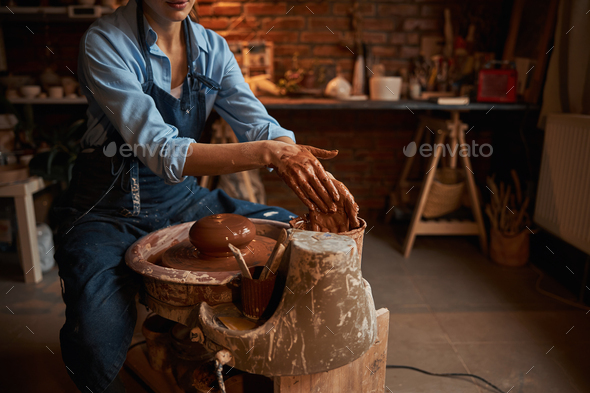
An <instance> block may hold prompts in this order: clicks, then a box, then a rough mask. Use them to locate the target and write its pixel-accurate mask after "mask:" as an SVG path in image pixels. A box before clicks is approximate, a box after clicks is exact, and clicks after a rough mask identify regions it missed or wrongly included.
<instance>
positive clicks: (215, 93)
mask: <svg viewBox="0 0 590 393" xmlns="http://www.w3.org/2000/svg"><path fill="white" fill-rule="evenodd" d="M194 2H195V0H187V1H183V0H172V1H165V0H144V1H143V2H142V1H141V0H138V1H137V2H136V1H135V0H131V1H130V2H129V4H128V5H127V6H125V7H121V8H120V9H118V10H117V11H116V12H115V13H114V14H112V15H109V16H106V17H103V18H101V19H99V20H98V21H96V22H95V23H94V24H93V25H92V26H91V27H90V28H89V30H88V31H87V32H86V34H85V35H84V37H83V38H82V41H81V44H80V57H79V68H78V73H79V79H80V83H81V86H82V88H83V90H84V92H85V95H86V96H87V98H88V102H89V109H88V117H89V119H88V130H87V132H86V133H85V135H84V137H83V139H82V147H83V149H84V150H83V152H82V153H81V154H80V155H79V157H78V160H77V162H76V166H75V168H74V172H73V177H72V183H71V186H70V189H69V192H68V198H67V200H68V204H67V207H62V208H60V209H59V210H60V214H61V217H62V226H61V228H60V231H59V247H58V250H57V252H56V256H55V258H56V260H57V262H58V264H59V273H60V277H61V279H62V281H63V297H64V301H65V303H66V323H65V325H64V326H63V328H62V330H61V333H60V339H61V347H62V354H63V359H64V363H65V365H66V366H67V370H68V372H69V374H70V376H71V378H72V379H73V380H74V382H75V383H76V385H77V386H78V388H79V389H80V390H81V391H84V392H87V391H92V392H94V393H99V392H103V391H123V390H122V389H123V388H122V386H121V384H120V381H118V378H116V377H117V374H118V372H119V370H120V368H121V366H122V365H123V362H124V360H125V357H126V354H127V348H128V346H129V343H130V340H131V336H132V334H133V329H134V326H135V321H136V309H135V295H136V293H137V289H138V282H137V280H138V279H137V277H136V276H134V275H133V274H131V271H130V270H129V269H128V268H127V267H126V265H125V262H124V259H123V256H124V253H125V251H126V250H127V248H128V247H129V246H130V245H131V244H132V243H133V242H135V241H136V240H137V239H138V238H139V237H141V236H143V235H145V234H147V233H149V232H152V231H154V230H157V229H159V228H162V227H165V226H168V225H173V224H176V223H180V222H185V221H193V220H198V219H199V218H201V217H204V216H207V215H210V214H213V213H236V214H241V215H244V216H247V217H259V218H264V217H265V213H269V212H273V213H272V214H269V216H270V217H272V218H273V219H277V220H280V221H288V220H289V219H290V218H291V217H293V216H292V215H291V214H290V213H289V212H288V211H286V210H284V209H281V208H276V207H267V206H263V205H259V204H254V203H249V202H244V201H239V200H235V199H232V198H229V197H228V196H227V195H226V194H225V193H223V192H222V191H219V190H216V191H213V192H209V191H208V190H206V189H202V188H200V187H199V186H198V185H197V183H196V179H195V177H194V176H200V175H219V174H226V173H233V172H238V171H243V170H249V169H256V168H262V167H265V166H266V167H270V168H275V169H276V170H277V172H278V174H279V175H280V176H281V177H282V178H283V179H284V180H285V181H286V182H287V183H288V185H289V186H290V187H291V188H292V189H293V191H294V192H295V193H296V194H297V195H298V196H299V197H300V198H301V200H302V201H303V202H304V203H305V204H306V205H307V206H308V207H309V208H310V209H311V210H318V209H319V210H320V211H322V212H327V211H328V210H331V211H334V210H335V208H336V206H335V202H338V201H339V199H340V196H339V193H338V190H337V189H336V188H335V187H334V184H333V183H332V180H331V179H330V178H329V177H328V175H327V174H326V172H325V171H324V170H323V168H322V166H321V164H320V163H319V162H318V160H317V159H316V157H319V158H332V157H334V156H335V155H336V154H337V152H335V151H333V152H329V151H325V150H321V149H316V148H313V147H305V146H298V145H296V144H295V142H294V140H295V138H294V135H293V133H292V132H291V131H288V130H285V129H283V128H281V127H280V126H279V125H278V123H277V122H276V121H275V120H274V119H273V118H272V117H270V116H269V115H268V114H267V112H266V110H265V109H264V107H263V106H262V105H261V104H260V102H259V101H258V100H257V99H256V98H255V97H254V96H253V94H252V93H251V91H250V90H249V89H248V86H247V84H246V83H245V82H244V79H243V77H242V74H241V72H240V68H239V66H238V65H237V62H236V60H235V58H234V56H233V55H232V53H231V51H230V50H229V48H228V45H227V43H226V42H225V40H224V39H223V38H221V37H220V36H219V35H217V34H216V33H214V32H212V31H209V30H205V29H204V28H203V27H202V26H200V25H199V24H197V23H196V22H195V21H193V20H191V18H190V17H188V15H189V12H194V11H193V6H194V5H195V4H194ZM195 15H196V14H195ZM187 71H188V72H187ZM213 107H215V108H216V110H217V112H218V113H220V115H221V116H222V117H223V118H224V119H225V120H226V121H227V122H228V123H229V124H230V125H231V127H232V128H233V130H234V131H235V132H236V134H237V136H238V139H239V140H240V141H241V142H245V143H238V144H227V145H207V144H199V143H196V141H198V139H199V136H200V135H201V132H202V130H203V126H204V124H205V120H206V118H207V116H208V115H209V113H210V112H211V109H212V108H213ZM343 200H345V199H342V200H340V203H342V201H343ZM351 203H353V202H351ZM114 380H115V382H113V381H114Z"/></svg>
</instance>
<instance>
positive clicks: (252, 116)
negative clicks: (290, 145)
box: [215, 39, 295, 142]
mask: <svg viewBox="0 0 590 393" xmlns="http://www.w3.org/2000/svg"><path fill="white" fill-rule="evenodd" d="M219 50H222V51H223V54H222V55H223V58H224V61H225V66H224V72H223V77H222V79H221V90H220V91H219V93H218V95H217V99H216V101H215V110H216V111H217V112H218V113H219V114H220V115H221V117H223V119H224V120H225V121H227V122H228V124H229V125H230V126H231V128H232V129H233V130H234V132H235V134H236V136H237V138H238V140H239V141H241V142H244V141H260V140H269V139H276V138H278V137H281V136H288V137H289V138H291V139H292V140H293V141H295V134H294V133H293V132H292V131H290V130H287V129H285V128H283V127H281V126H280V125H279V123H278V122H277V121H276V120H275V119H274V118H273V117H272V116H270V115H269V114H268V112H267V111H266V108H265V107H264V105H262V103H261V102H260V101H259V100H258V99H257V98H256V96H255V95H254V93H252V90H250V87H249V86H248V84H247V83H246V81H245V80H244V77H243V75H242V71H241V70H240V66H239V65H238V62H237V61H236V58H235V56H234V55H233V53H232V52H231V50H230V49H229V46H228V45H227V42H226V41H225V40H224V39H221V43H220V45H219Z"/></svg>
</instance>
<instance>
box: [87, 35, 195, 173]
mask: <svg viewBox="0 0 590 393" xmlns="http://www.w3.org/2000/svg"><path fill="white" fill-rule="evenodd" d="M81 49H82V50H83V51H84V55H85V56H84V62H83V63H81V67H82V69H81V72H83V73H84V74H85V79H86V82H87V83H88V86H86V88H88V91H89V92H90V94H89V93H88V92H87V93H86V94H87V95H89V99H93V100H95V101H96V103H97V104H98V105H99V106H100V107H101V108H102V110H103V112H104V114H105V115H106V116H107V117H108V119H109V121H110V122H111V123H112V124H113V126H114V127H115V128H116V130H117V131H118V132H119V133H120V134H121V136H122V137H123V140H124V141H125V143H127V144H129V145H130V146H131V147H132V148H133V149H135V150H134V151H137V152H138V154H137V157H138V158H139V159H140V160H141V161H142V162H143V164H144V165H146V166H147V167H148V168H150V169H151V170H152V172H154V173H155V174H156V175H158V176H160V177H161V178H163V179H164V180H165V181H166V182H167V183H168V184H174V183H179V182H181V181H183V180H184V177H183V176H182V172H183V169H184V164H185V160H186V152H187V151H188V148H189V145H190V144H191V143H195V140H194V139H192V138H183V137H179V136H178V129H177V128H176V127H174V126H173V125H170V124H167V123H166V122H165V121H164V119H163V118H162V115H161V114H160V112H159V111H158V109H157V108H156V105H155V102H154V100H153V99H152V97H150V96H149V95H147V94H145V93H144V92H143V90H142V87H141V82H140V79H139V78H138V72H139V71H138V70H133V68H132V67H130V66H129V64H128V63H126V62H125V60H124V59H123V57H122V56H121V54H120V53H119V52H118V50H117V47H116V46H115V45H113V43H112V42H111V41H110V40H109V39H108V37H106V36H104V35H103V34H102V33H101V32H99V31H93V30H92V29H90V30H89V31H88V33H87V34H86V35H85V37H84V40H83V42H82V45H81Z"/></svg>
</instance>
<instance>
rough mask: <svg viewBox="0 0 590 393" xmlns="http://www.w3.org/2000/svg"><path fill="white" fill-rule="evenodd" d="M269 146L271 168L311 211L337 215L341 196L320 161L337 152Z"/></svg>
mask: <svg viewBox="0 0 590 393" xmlns="http://www.w3.org/2000/svg"><path fill="white" fill-rule="evenodd" d="M269 143H270V145H269V154H270V157H269V158H268V162H270V165H269V167H271V168H275V169H276V170H277V172H278V174H279V176H280V177H281V178H282V179H283V180H284V181H285V183H287V185H288V186H289V187H290V188H291V189H292V190H293V192H295V194H296V195H297V196H298V197H299V199H301V201H302V202H303V203H304V204H305V205H306V206H307V207H308V209H309V210H310V211H318V210H319V211H322V212H324V213H328V212H329V211H331V212H335V211H336V210H337V206H336V202H338V201H339V200H340V194H339V193H338V190H337V189H336V187H335V186H334V183H332V178H330V176H329V175H328V173H327V172H326V171H325V170H324V167H323V166H322V164H320V162H319V161H318V158H321V159H330V158H334V157H336V155H337V154H338V151H337V150H333V151H328V150H323V149H318V148H316V147H312V146H306V145H293V144H288V143H285V142H280V141H269Z"/></svg>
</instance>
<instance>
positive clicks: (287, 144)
mask: <svg viewBox="0 0 590 393" xmlns="http://www.w3.org/2000/svg"><path fill="white" fill-rule="evenodd" d="M277 139H284V140H285V141H282V140H271V141H255V142H244V143H230V144H216V145H210V144H202V143H193V144H191V145H190V147H189V151H188V153H187V157H186V161H185V164H184V171H183V176H202V175H221V174H227V173H234V172H241V171H245V170H250V169H257V168H262V167H265V166H266V167H271V168H276V169H277V172H278V174H279V176H281V178H282V179H283V180H284V181H285V183H287V185H288V186H289V187H291V189H292V190H293V191H294V192H295V194H296V195H297V196H298V197H299V199H301V200H302V201H303V203H304V204H305V205H306V206H307V207H308V208H309V209H310V210H320V211H322V212H328V211H336V205H335V203H334V201H338V200H339V199H340V196H339V194H338V191H337V189H336V187H335V186H334V184H333V183H332V180H331V179H330V177H329V176H328V174H327V173H326V171H325V170H324V167H323V166H322V165H321V164H320V162H319V161H318V158H323V159H329V158H333V157H335V156H336V155H337V154H338V152H337V151H327V150H322V149H317V148H315V147H312V146H303V145H296V144H294V142H293V140H291V139H290V138H288V137H281V138H277Z"/></svg>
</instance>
